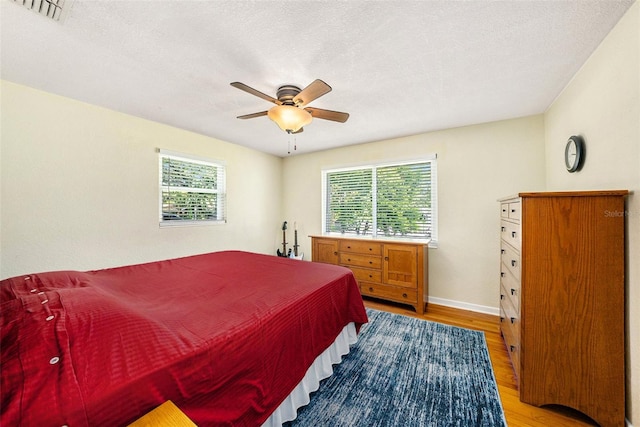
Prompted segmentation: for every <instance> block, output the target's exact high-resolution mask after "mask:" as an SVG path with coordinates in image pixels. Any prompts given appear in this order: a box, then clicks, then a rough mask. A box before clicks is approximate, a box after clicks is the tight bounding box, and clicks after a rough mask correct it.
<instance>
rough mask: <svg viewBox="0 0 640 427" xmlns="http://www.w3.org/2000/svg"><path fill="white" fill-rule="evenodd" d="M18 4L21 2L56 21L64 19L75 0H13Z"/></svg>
mask: <svg viewBox="0 0 640 427" xmlns="http://www.w3.org/2000/svg"><path fill="white" fill-rule="evenodd" d="M13 1H14V2H15V3H16V4H21V5H23V6H25V7H26V8H27V9H31V10H33V11H34V12H37V13H38V14H40V15H42V16H44V17H46V18H49V19H53V20H54V21H64V18H65V17H66V15H67V13H68V12H69V9H70V8H71V3H73V0H13Z"/></svg>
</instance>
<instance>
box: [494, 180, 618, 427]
mask: <svg viewBox="0 0 640 427" xmlns="http://www.w3.org/2000/svg"><path fill="white" fill-rule="evenodd" d="M627 193H628V192H627V191H588V192H556V193H551V192H546V193H520V194H518V195H517V196H513V197H509V198H505V199H501V200H500V206H501V224H500V235H501V239H500V241H501V247H500V251H501V264H500V276H501V277H500V321H501V332H502V336H503V338H504V341H505V344H506V346H507V350H508V351H509V355H510V357H511V362H512V363H513V367H514V371H515V374H516V377H517V380H518V385H519V392H520V400H522V401H523V402H526V403H529V404H532V405H536V406H541V405H546V404H558V405H564V406H568V407H570V408H574V409H577V410H579V411H580V412H583V413H584V414H586V415H588V416H589V417H591V418H592V419H594V420H595V421H596V422H597V423H599V424H600V425H602V426H604V427H606V426H623V425H624V415H625V357H624V354H625V349H624V346H625V338H624V313H625V303H624V282H625V280H624V272H625V243H624V237H625V215H626V211H625V196H626V195H627Z"/></svg>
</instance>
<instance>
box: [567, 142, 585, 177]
mask: <svg viewBox="0 0 640 427" xmlns="http://www.w3.org/2000/svg"><path fill="white" fill-rule="evenodd" d="M583 151H584V143H583V141H582V138H580V137H579V136H572V137H571V138H569V140H568V141H567V145H566V147H565V148H564V163H565V166H566V167H567V170H568V171H569V172H575V171H577V170H578V169H580V167H581V166H582V159H583V157H584V156H583Z"/></svg>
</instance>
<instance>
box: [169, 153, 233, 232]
mask: <svg viewBox="0 0 640 427" xmlns="http://www.w3.org/2000/svg"><path fill="white" fill-rule="evenodd" d="M159 153H160V156H159V157H160V225H186V224H199V223H212V222H216V223H220V222H225V220H226V212H225V199H226V193H225V165H224V164H223V163H221V162H215V161H211V160H207V159H202V158H198V157H194V156H189V155H186V154H179V153H172V152H169V151H165V150H159Z"/></svg>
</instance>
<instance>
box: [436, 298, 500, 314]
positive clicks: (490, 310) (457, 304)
mask: <svg viewBox="0 0 640 427" xmlns="http://www.w3.org/2000/svg"><path fill="white" fill-rule="evenodd" d="M429 302H430V303H433V304H437V305H444V306H446V307H453V308H459V309H460V310H469V311H476V312H478V313H485V314H492V315H494V316H499V315H500V309H499V308H498V307H489V306H486V305H478V304H470V303H468V302H462V301H454V300H451V299H445V298H437V297H429Z"/></svg>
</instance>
